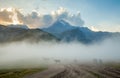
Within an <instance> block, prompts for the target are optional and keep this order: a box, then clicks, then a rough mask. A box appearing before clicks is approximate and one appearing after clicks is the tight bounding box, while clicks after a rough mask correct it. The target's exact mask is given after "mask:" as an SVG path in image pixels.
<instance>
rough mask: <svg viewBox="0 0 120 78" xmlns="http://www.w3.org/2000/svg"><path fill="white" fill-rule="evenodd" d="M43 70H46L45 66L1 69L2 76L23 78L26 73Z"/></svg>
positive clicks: (4, 77)
mask: <svg viewBox="0 0 120 78" xmlns="http://www.w3.org/2000/svg"><path fill="white" fill-rule="evenodd" d="M43 70H45V68H31V69H30V68H29V69H2V70H0V78H22V77H24V76H25V75H30V74H34V73H36V72H40V71H43Z"/></svg>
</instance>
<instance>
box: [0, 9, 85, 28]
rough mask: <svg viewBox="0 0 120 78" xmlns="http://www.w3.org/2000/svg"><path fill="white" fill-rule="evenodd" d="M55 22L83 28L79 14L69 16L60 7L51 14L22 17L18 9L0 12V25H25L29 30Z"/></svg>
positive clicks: (35, 13)
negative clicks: (62, 21) (63, 21)
mask: <svg viewBox="0 0 120 78" xmlns="http://www.w3.org/2000/svg"><path fill="white" fill-rule="evenodd" d="M57 20H66V21H68V22H69V23H71V24H73V25H76V26H83V25H84V21H83V20H82V19H81V16H80V13H77V14H71V13H70V12H69V11H68V10H67V9H66V8H63V7H60V8H58V9H57V10H55V11H51V13H49V14H47V13H45V14H40V13H39V12H37V11H32V12H31V13H29V14H26V15H24V14H23V13H22V12H21V11H20V10H19V9H15V8H2V9H1V10H0V23H1V24H6V25H7V24H25V25H27V26H29V28H38V27H47V26H50V25H51V24H53V23H54V22H55V21H57Z"/></svg>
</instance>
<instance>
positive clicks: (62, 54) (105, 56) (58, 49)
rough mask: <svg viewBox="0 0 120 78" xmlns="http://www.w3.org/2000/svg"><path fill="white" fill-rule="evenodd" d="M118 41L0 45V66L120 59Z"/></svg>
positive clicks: (32, 65) (119, 42) (119, 44)
mask: <svg viewBox="0 0 120 78" xmlns="http://www.w3.org/2000/svg"><path fill="white" fill-rule="evenodd" d="M119 46H120V41H119V40H118V39H107V40H105V41H103V42H101V43H95V44H90V45H85V44H81V43H78V42H71V43H62V42H61V43H55V42H39V43H38V44H36V43H33V44H32V43H26V42H17V43H10V44H4V45H3V44H1V45H0V67H1V68H2V67H7V66H8V67H14V66H17V67H22V66H23V67H24V66H25V67H29V66H30V67H34V66H39V65H44V64H52V63H56V62H55V61H56V60H60V61H61V62H66V61H68V60H69V61H74V60H78V61H91V60H93V59H101V60H103V61H119V60H120V48H119Z"/></svg>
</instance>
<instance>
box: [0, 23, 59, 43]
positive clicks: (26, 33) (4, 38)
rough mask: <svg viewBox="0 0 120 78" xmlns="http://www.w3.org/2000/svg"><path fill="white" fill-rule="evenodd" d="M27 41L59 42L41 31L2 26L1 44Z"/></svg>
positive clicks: (0, 27)
mask: <svg viewBox="0 0 120 78" xmlns="http://www.w3.org/2000/svg"><path fill="white" fill-rule="evenodd" d="M22 40H27V41H30V42H38V41H48V40H55V41H56V40H59V39H57V38H56V37H55V36H54V35H52V34H50V33H48V32H45V31H43V30H41V29H26V28H21V27H8V26H4V25H0V42H1V43H4V42H12V41H22Z"/></svg>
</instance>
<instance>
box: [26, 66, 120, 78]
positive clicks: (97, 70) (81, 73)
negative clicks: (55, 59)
mask: <svg viewBox="0 0 120 78" xmlns="http://www.w3.org/2000/svg"><path fill="white" fill-rule="evenodd" d="M24 78H120V69H116V68H113V67H107V66H106V67H104V66H90V65H63V66H58V67H51V68H49V69H48V70H45V71H43V72H40V73H36V74H33V75H29V76H25V77H24Z"/></svg>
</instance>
